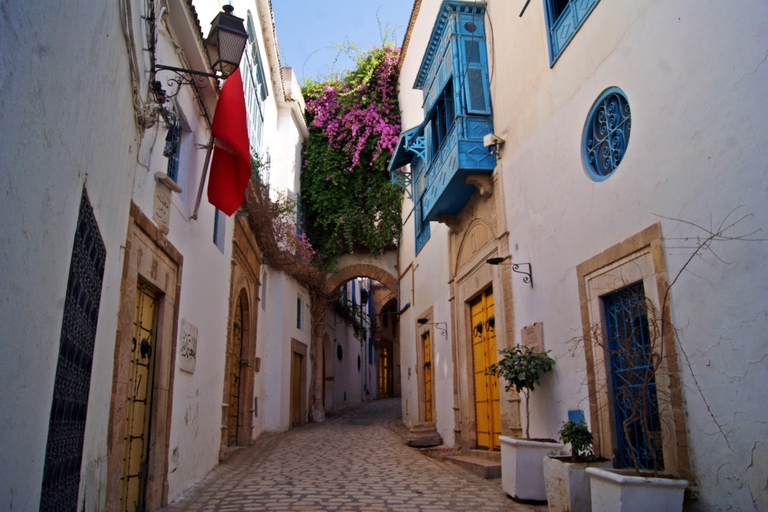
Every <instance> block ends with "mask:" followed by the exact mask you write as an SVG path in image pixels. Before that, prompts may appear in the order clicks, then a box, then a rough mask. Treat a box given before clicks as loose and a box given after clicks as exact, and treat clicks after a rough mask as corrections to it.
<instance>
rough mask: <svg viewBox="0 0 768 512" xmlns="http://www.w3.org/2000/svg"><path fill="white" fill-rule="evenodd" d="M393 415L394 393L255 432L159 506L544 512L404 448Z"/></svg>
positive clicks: (496, 483) (496, 485)
mask: <svg viewBox="0 0 768 512" xmlns="http://www.w3.org/2000/svg"><path fill="white" fill-rule="evenodd" d="M399 417H400V399H399V398H394V399H387V400H379V401H375V402H368V403H365V404H363V405H361V406H357V407H355V408H353V409H351V410H348V411H347V412H345V413H344V414H341V415H339V416H335V417H330V418H328V420H327V421H326V422H325V423H321V424H311V425H306V426H304V427H301V428H297V429H294V430H291V431H289V432H286V433H280V434H269V433H266V434H263V435H262V436H260V437H259V439H258V440H257V442H256V444H255V445H254V446H251V447H248V448H244V449H242V450H240V451H238V452H237V453H235V454H234V455H232V456H230V458H229V459H228V460H227V461H226V462H225V463H224V464H222V465H220V466H218V467H217V468H216V469H215V470H214V471H212V472H211V474H209V475H208V477H206V479H204V480H203V481H202V482H201V483H200V484H198V485H197V486H195V487H193V488H192V489H190V490H189V491H187V492H186V493H185V494H184V495H183V496H182V497H181V498H180V499H179V500H178V501H177V502H175V503H173V504H171V505H170V506H169V507H168V508H166V509H164V510H166V511H182V510H183V511H187V510H189V511H202V510H221V511H246V510H270V511H272V510H274V511H281V510H284V511H295V510H305V511H311V510H328V511H352V510H355V511H362V510H366V511H367V510H370V511H389V510H392V511H435V512H437V511H446V510H471V511H489V512H490V511H501V510H505V511H517V512H530V511H545V510H547V508H546V506H530V505H522V504H519V503H516V502H514V501H512V500H511V499H510V498H508V497H507V496H506V494H505V493H504V492H503V491H502V489H501V480H500V479H496V480H484V479H482V478H480V477H479V476H476V475H474V474H472V473H469V472H467V471H465V470H463V469H461V468H459V467H457V466H455V465H453V464H452V463H450V462H443V461H438V460H436V459H433V458H430V457H428V456H426V455H424V454H422V453H420V452H419V451H418V450H417V449H414V448H410V447H408V446H406V445H405V444H404V440H403V437H402V434H403V432H404V429H403V428H402V424H401V423H400V420H399ZM398 427H400V428H398Z"/></svg>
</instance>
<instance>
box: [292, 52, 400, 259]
mask: <svg viewBox="0 0 768 512" xmlns="http://www.w3.org/2000/svg"><path fill="white" fill-rule="evenodd" d="M399 54H400V50H399V49H397V48H394V47H393V46H391V45H384V46H382V47H380V48H373V49H371V50H370V51H368V52H365V53H363V54H361V55H360V56H359V57H358V58H357V62H356V67H355V69H354V70H352V71H349V72H346V73H343V74H340V75H336V76H333V77H330V78H327V79H325V80H323V81H311V80H310V81H307V82H306V84H305V85H304V87H302V93H303V95H304V98H305V100H306V105H307V125H308V127H309V141H308V142H307V143H306V144H305V145H304V160H303V165H302V175H301V203H302V208H303V212H304V230H305V231H306V233H307V234H308V236H309V239H310V240H311V242H312V245H313V246H314V247H315V249H317V251H318V252H319V255H320V256H321V258H323V259H324V260H325V261H328V260H332V259H333V258H335V257H336V256H338V255H340V254H343V253H350V252H372V253H375V254H378V253H382V252H384V251H385V250H387V249H391V248H394V247H395V245H396V243H397V239H398V236H399V234H400V203H401V200H402V191H401V189H399V188H398V187H397V186H395V185H393V184H391V183H390V181H389V173H388V172H387V166H388V164H389V161H390V159H391V158H392V152H393V151H394V149H395V146H396V145H397V139H398V136H399V134H400V111H399V107H398V103H397V90H396V86H397V69H396V65H397V59H398V56H399Z"/></svg>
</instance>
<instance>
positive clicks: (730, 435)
mask: <svg viewBox="0 0 768 512" xmlns="http://www.w3.org/2000/svg"><path fill="white" fill-rule="evenodd" d="M522 9H523V4H522V3H521V4H510V3H508V2H497V1H494V0H489V1H488V2H486V3H476V4H473V3H460V2H440V1H438V0H417V1H416V2H415V8H414V14H413V16H412V18H411V23H410V25H409V30H408V35H407V36H406V39H405V50H404V55H403V57H402V61H401V69H402V71H401V75H400V102H401V109H402V111H403V129H404V130H408V129H412V128H414V127H419V126H421V128H417V129H416V130H415V131H413V132H408V133H407V136H406V137H404V138H403V140H401V145H400V146H401V147H400V148H399V151H398V153H397V154H396V155H395V159H394V160H395V164H394V165H393V168H397V167H399V166H400V165H404V164H405V163H408V162H410V163H411V166H410V173H411V176H410V178H411V180H412V181H413V183H414V184H415V186H414V187H413V189H411V190H410V192H411V195H412V197H413V200H406V201H405V203H404V211H403V219H404V221H405V223H404V228H403V240H402V244H401V250H400V272H401V276H400V288H401V304H402V303H404V302H410V306H411V307H410V309H409V310H408V311H406V312H404V314H403V315H402V316H401V322H402V323H401V340H402V354H401V357H402V364H403V412H404V419H405V420H406V422H407V423H408V424H413V423H415V422H419V421H433V422H436V424H437V428H438V431H439V432H440V434H441V436H442V437H443V440H444V441H445V442H446V444H449V445H455V446H458V447H460V448H462V449H465V450H469V449H475V448H481V447H482V448H484V449H494V448H496V447H497V443H498V441H497V439H498V435H499V434H500V433H501V434H506V435H511V434H515V435H520V434H521V432H522V426H521V422H520V404H519V398H518V397H517V396H516V395H514V394H506V393H504V391H503V390H502V391H501V392H500V393H499V394H498V395H497V394H496V393H497V392H496V389H498V388H497V383H495V381H494V380H493V379H488V378H486V377H478V373H477V372H478V371H479V370H481V369H482V367H485V366H487V365H488V364H489V363H491V362H493V361H494V360H495V359H494V358H495V356H494V355H493V354H494V352H495V351H496V350H497V349H501V348H502V347H504V346H510V345H514V344H519V343H525V342H529V337H528V336H527V335H524V334H523V331H524V329H526V328H529V329H527V330H526V331H525V332H527V333H530V332H533V333H535V332H538V334H539V335H540V339H541V337H543V346H544V348H545V349H546V350H551V351H552V353H551V355H552V356H553V357H554V358H555V360H556V361H557V363H556V365H555V370H554V372H553V373H552V374H548V375H546V376H545V377H544V378H543V379H542V385H541V387H540V388H537V389H536V390H535V391H534V392H533V394H532V398H531V402H532V403H531V407H532V417H531V431H532V434H533V436H534V437H556V436H557V431H558V429H559V427H560V425H561V424H562V422H563V421H566V420H567V419H568V412H569V411H578V410H581V411H582V412H583V413H584V415H585V417H586V419H587V422H588V423H589V425H590V428H591V429H592V431H593V432H594V433H595V438H596V442H595V448H596V451H597V452H598V453H599V454H600V455H603V456H607V457H609V458H610V457H613V458H614V459H615V460H616V461H617V462H616V463H617V465H620V464H621V458H622V456H625V455H626V454H622V451H621V450H622V449H621V446H620V443H619V439H620V437H621V436H620V435H619V434H620V433H619V426H617V422H616V420H615V414H621V413H620V412H618V411H616V410H615V409H614V407H613V406H614V405H615V403H614V402H615V401H614V399H613V395H612V391H611V390H612V385H610V384H609V382H608V381H609V380H610V378H611V375H612V370H611V368H613V366H611V363H610V360H609V359H610V358H609V357H608V355H606V353H604V352H602V351H600V350H597V349H598V348H599V347H597V346H592V345H588V346H587V347H586V349H587V350H586V354H587V355H586V356H585V347H584V344H583V342H582V343H581V344H579V343H575V344H574V343H569V340H576V341H577V342H578V341H579V339H582V341H583V338H584V337H585V336H587V335H588V334H589V333H591V332H592V330H593V328H595V327H596V328H598V330H599V332H600V333H601V335H602V336H604V337H605V339H611V336H612V334H611V332H610V331H609V330H603V329H604V327H605V325H606V323H604V321H603V319H604V318H605V316H606V314H607V313H606V311H609V310H608V309H606V308H608V307H610V304H611V303H612V302H615V301H616V299H617V297H618V296H619V295H618V292H622V293H623V292H625V291H626V290H627V289H628V287H631V286H635V287H636V288H637V289H638V290H639V292H638V293H639V294H640V296H641V297H645V298H647V299H648V300H649V301H650V303H651V304H652V305H653V310H655V311H656V312H658V313H660V314H661V315H664V318H667V319H670V321H671V323H672V324H673V325H674V328H675V329H676V331H675V332H676V336H673V335H672V334H671V333H670V331H669V330H668V331H667V332H666V334H665V336H664V337H663V346H664V351H665V359H664V363H663V365H662V368H661V370H660V371H659V373H658V374H657V381H656V385H657V390H658V402H659V414H660V419H661V433H660V435H661V438H662V445H663V448H662V449H661V453H660V455H663V464H664V469H665V470H666V471H668V472H671V473H673V474H677V475H678V476H682V477H684V478H686V479H688V480H690V481H691V482H692V484H691V486H690V487H689V495H688V497H687V500H688V501H687V503H688V504H689V505H690V507H691V508H692V509H700V510H725V509H733V510H749V509H752V508H757V509H763V508H766V507H768V491H766V489H765V485H764V484H765V478H766V475H767V474H768V466H767V465H766V463H765V460H767V459H766V456H765V455H766V450H767V449H768V445H767V444H766V443H765V439H766V438H767V437H768V436H767V434H768V432H766V430H765V427H764V425H765V424H766V419H768V418H767V417H766V412H765V408H763V407H759V406H758V405H757V404H758V401H756V400H759V399H758V398H757V397H759V396H761V395H763V394H764V393H765V392H766V391H767V390H768V379H766V370H767V369H768V368H767V367H766V365H765V364H764V360H763V356H764V347H765V343H764V342H763V341H762V340H763V339H764V337H765V336H764V332H765V331H766V327H767V325H768V324H767V320H766V310H767V307H766V306H767V305H768V304H767V303H766V299H765V290H766V287H767V285H768V281H766V277H765V276H764V275H763V273H761V272H760V271H759V268H760V267H761V265H762V262H764V261H765V259H766V256H768V245H766V243H765V242H763V241H753V242H748V241H745V240H741V239H740V238H747V239H762V238H764V235H763V234H764V233H765V231H766V229H767V228H768V226H767V225H766V223H765V219H766V218H768V215H767V214H768V211H766V206H765V205H766V203H765V201H764V195H765V189H766V184H765V177H764V176H765V169H766V157H765V153H764V151H763V150H762V149H761V148H762V146H763V144H762V143H761V136H760V134H762V133H764V132H765V131H766V125H768V115H766V112H768V109H766V99H765V94H764V92H763V91H764V90H765V89H766V86H767V85H768V71H767V70H766V67H765V65H764V57H765V54H766V50H767V49H768V37H767V36H766V31H765V30H764V28H765V27H764V25H765V24H764V21H763V20H765V19H766V16H767V15H768V6H766V5H765V4H764V3H763V2H758V1H746V2H741V3H739V6H738V8H735V6H733V5H729V6H716V5H712V6H709V7H708V8H707V9H701V8H700V6H699V5H697V4H694V3H690V2H683V3H680V2H668V1H663V0H644V1H641V2H639V3H638V2H635V3H633V4H631V5H630V4H628V3H626V2H608V1H599V0H592V1H588V2H575V1H568V2H554V1H552V0H537V1H533V2H531V3H530V5H528V6H527V9H526V10H525V12H524V13H523V14H522V16H521V12H520V11H521V10H522ZM436 20H437V22H436ZM451 38H453V39H451ZM449 41H455V45H454V46H451V44H452V43H450V42H449ZM448 48H452V50H448V53H445V52H446V49H448ZM477 49H479V50H480V52H479V53H475V51H476V50H477ZM414 85H416V87H417V88H420V89H423V93H422V90H414ZM449 87H453V91H454V92H455V94H453V95H452V93H451V90H450V89H449ZM465 88H466V89H465ZM445 91H447V92H445ZM451 96H452V98H453V100H454V103H453V104H451V105H448V101H447V100H446V98H450V97H451ZM422 104H424V106H425V110H422ZM611 105H614V106H615V105H620V108H619V109H618V110H617V111H613V113H614V114H615V115H616V120H617V122H616V123H615V124H612V125H610V126H609V127H608V129H609V130H610V132H611V133H612V134H613V135H615V137H616V138H613V139H611V141H609V142H606V144H609V146H607V147H609V150H608V155H609V156H610V157H611V158H610V159H609V161H608V163H607V165H606V167H599V166H598V167H597V168H593V167H592V166H591V164H590V155H594V153H593V152H591V150H590V148H589V147H588V144H589V141H590V140H591V139H592V140H594V139H593V138H592V137H591V136H586V135H585V132H587V131H588V129H595V128H599V127H600V122H601V117H600V108H601V106H606V107H607V108H609V109H610V108H611ZM451 109H453V110H451ZM446 113H448V114H446ZM441 115H442V116H443V119H444V120H447V121H446V127H445V128H441V127H440V126H439V121H438V119H439V118H440V116H441ZM483 120H485V122H486V124H483V122H482V121H483ZM425 121H426V122H425ZM609 124H610V123H609ZM457 132H458V135H457ZM488 133H493V134H495V136H496V140H495V141H494V140H488V141H487V143H489V144H490V143H493V142H497V144H494V145H491V146H490V147H488V148H487V149H486V153H484V154H483V153H481V152H480V149H482V148H483V144H482V138H483V135H485V134H488ZM587 133H598V132H587ZM422 135H424V136H425V138H424V140H425V149H422V148H421V147H420V146H419V144H418V142H419V137H420V136H422ZM630 135H631V137H630ZM456 138H458V139H459V140H464V141H465V142H464V143H462V142H459V144H458V145H456ZM430 139H432V140H433V141H435V142H434V146H433V147H431V148H430V147H429V146H430V145H431V144H430V142H431V141H430ZM462 144H464V145H462ZM456 148H458V149H456ZM492 150H495V152H496V156H495V157H492V158H494V159H495V162H493V164H494V165H491V166H486V163H487V161H486V160H485V156H486V155H490V154H492V153H491V151H492ZM421 151H426V153H422V154H423V155H424V158H423V159H422V158H421V157H419V156H417V155H418V153H419V152H421ZM453 157H455V158H456V159H457V160H456V163H450V162H449V163H448V164H446V166H445V167H440V166H441V165H442V163H443V162H445V161H450V159H451V158H453ZM614 158H615V159H614ZM598 161H599V162H600V163H604V162H605V160H602V159H599V160H598ZM617 163H618V166H616V164H617ZM489 167H490V168H489ZM468 174H469V175H472V177H470V178H469V179H467V178H466V176H467V175H468ZM467 182H469V183H471V184H474V185H476V187H477V190H476V191H475V193H474V195H473V196H472V197H471V198H470V197H468V195H465V194H467V189H466V185H465V184H466V183H467ZM414 205H415V208H414ZM412 210H413V211H412ZM423 219H427V220H429V221H437V222H427V223H424V222H423ZM441 222H442V223H441ZM415 224H419V225H418V226H416V225H415ZM699 226H700V227H699ZM720 230H724V231H723V232H722V233H720ZM713 231H714V232H718V233H719V234H718V235H717V236H716V237H715V238H714V239H713V241H712V243H711V244H707V245H705V246H704V247H703V248H702V249H701V250H700V251H699V252H696V249H697V247H699V245H700V244H701V243H702V242H704V241H705V240H706V239H707V237H709V236H710V232H713ZM694 253H696V255H695V256H694ZM444 254H448V255H449V259H448V261H446V259H445V257H441V255H444ZM692 256H694V257H693V259H692V260H691V261H690V262H689V259H690V258H691V257H692ZM491 257H501V258H505V260H504V264H503V265H500V266H497V267H494V266H491V265H488V264H486V263H485V260H486V259H488V258H491ZM438 261H440V262H442V263H441V264H437V263H436V262H438ZM509 263H518V264H521V265H520V266H519V267H518V268H517V269H515V270H520V271H524V272H528V273H529V274H530V276H526V275H523V274H520V273H515V272H513V271H512V268H513V267H511V266H510V265H507V264H509ZM524 278H525V279H524ZM667 290H669V293H668V294H667ZM665 297H667V299H666V300H665ZM419 317H428V318H430V322H447V324H448V326H449V329H448V339H447V340H441V339H440V335H439V334H437V333H435V332H434V330H432V329H429V326H428V325H425V326H422V325H419V324H417V323H416V319H417V318H419ZM490 317H493V319H494V322H489V320H490ZM478 322H479V323H480V329H478V328H477V324H478ZM491 324H494V325H491ZM536 324H538V326H536ZM608 325H610V321H608ZM489 327H490V328H489ZM538 328H541V330H540V331H536V329H538ZM425 350H426V352H425ZM425 353H426V359H425ZM430 358H431V362H432V365H431V369H428V370H426V371H425V362H427V361H429V359H430ZM478 361H479V362H478ZM425 375H426V377H427V378H426V379H425ZM430 382H432V389H431V390H430V389H428V388H427V385H428V383H430ZM497 397H498V398H497ZM497 400H498V401H497ZM454 411H455V413H454Z"/></svg>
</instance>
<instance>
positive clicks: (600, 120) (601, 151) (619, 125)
mask: <svg viewBox="0 0 768 512" xmlns="http://www.w3.org/2000/svg"><path fill="white" fill-rule="evenodd" d="M631 130H632V112H631V111H630V109H629V102H628V101H627V97H626V96H625V95H624V92H623V91H622V90H621V89H619V88H618V87H611V88H610V89H606V90H605V91H604V92H603V93H602V94H601V95H600V97H599V98H597V101H596V102H595V104H594V105H592V110H590V112H589V117H588V118H587V123H586V124H585V125H584V136H583V138H582V159H583V161H584V167H585V168H586V170H587V174H589V177H590V178H592V179H593V180H595V181H603V180H605V179H607V178H608V176H610V175H611V174H613V172H614V171H615V170H616V168H617V167H618V166H619V164H620V163H621V160H622V159H623V158H624V153H625V152H626V151H627V144H628V143H629V133H630V131H631Z"/></svg>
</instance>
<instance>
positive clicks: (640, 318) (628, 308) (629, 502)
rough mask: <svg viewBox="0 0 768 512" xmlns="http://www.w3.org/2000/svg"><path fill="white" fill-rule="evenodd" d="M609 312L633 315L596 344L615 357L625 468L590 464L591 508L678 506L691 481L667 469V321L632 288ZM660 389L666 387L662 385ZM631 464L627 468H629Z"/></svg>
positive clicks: (620, 457) (599, 511) (607, 511)
mask: <svg viewBox="0 0 768 512" xmlns="http://www.w3.org/2000/svg"><path fill="white" fill-rule="evenodd" d="M616 302H617V303H618V305H615V306H614V310H610V311H608V314H609V315H614V316H616V317H620V318H632V319H633V321H632V322H631V323H625V324H624V326H623V328H620V329H615V328H614V329H612V330H611V329H609V332H611V331H612V333H611V334H610V335H609V336H608V339H607V340H604V339H603V338H602V337H601V336H595V340H594V341H595V343H596V345H597V346H599V347H601V348H602V349H604V350H605V352H606V353H607V354H608V355H609V356H610V358H611V373H612V375H613V388H614V389H613V392H614V408H615V413H614V415H615V417H616V420H615V421H616V423H617V426H618V427H619V429H618V444H619V449H618V452H617V455H616V456H615V459H616V463H615V465H616V466H618V467H619V468H622V469H601V468H587V469H586V473H587V475H588V476H589V479H590V488H591V495H592V510H593V512H629V511H631V512H635V511H638V512H639V511H646V510H649V511H654V512H657V511H658V512H679V511H681V510H682V508H683V495H684V492H685V488H686V487H687V485H688V482H687V481H685V480H680V479H676V478H673V477H671V476H669V475H664V474H663V473H662V472H663V470H664V453H663V452H664V450H663V447H662V417H661V412H660V410H659V402H658V397H657V388H656V373H657V372H658V371H659V369H660V368H661V367H662V364H663V360H664V350H663V349H664V346H663V344H662V330H663V328H664V324H665V322H664V321H663V319H659V318H658V317H657V316H656V310H655V308H654V305H653V304H652V303H651V302H650V301H648V300H647V299H646V298H645V297H644V296H643V294H642V293H638V292H637V291H632V290H629V291H627V292H626V296H622V297H621V300H620V301H616ZM658 393H662V391H660V390H659V391H658ZM625 468H628V469H625Z"/></svg>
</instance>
